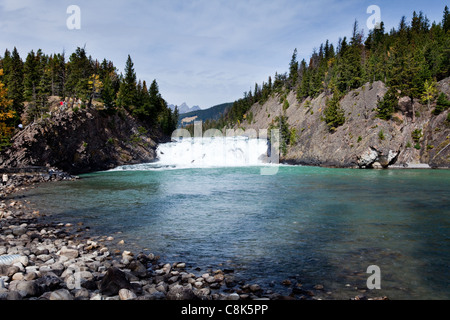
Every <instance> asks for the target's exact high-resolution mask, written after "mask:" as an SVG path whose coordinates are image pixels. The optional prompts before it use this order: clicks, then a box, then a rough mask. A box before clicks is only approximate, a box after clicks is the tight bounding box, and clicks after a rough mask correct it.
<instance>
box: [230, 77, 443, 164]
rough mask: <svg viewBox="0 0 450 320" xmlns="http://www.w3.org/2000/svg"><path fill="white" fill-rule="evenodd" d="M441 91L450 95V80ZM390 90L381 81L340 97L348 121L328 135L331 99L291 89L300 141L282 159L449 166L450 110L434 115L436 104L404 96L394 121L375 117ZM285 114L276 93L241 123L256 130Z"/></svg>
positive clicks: (291, 115) (292, 121)
mask: <svg viewBox="0 0 450 320" xmlns="http://www.w3.org/2000/svg"><path fill="white" fill-rule="evenodd" d="M438 91H439V92H444V93H445V94H446V95H447V97H449V96H450V78H447V79H445V80H443V81H441V82H439V83H438ZM386 92H387V88H386V86H385V85H384V84H383V83H382V82H375V83H373V84H370V83H368V84H366V85H365V86H363V87H361V88H359V89H357V90H353V91H351V92H350V93H348V94H347V95H346V96H345V97H344V98H343V99H342V100H341V101H340V105H341V107H342V109H343V110H344V111H345V118H346V121H345V124H344V125H343V126H341V127H339V128H338V129H337V130H336V131H335V132H334V133H330V131H329V130H328V127H327V125H326V123H325V121H323V117H324V114H323V112H324V109H325V107H326V101H327V98H329V97H327V96H326V95H325V94H321V95H320V96H319V97H317V98H315V99H312V100H311V99H308V100H307V101H305V102H303V103H302V104H300V103H298V102H297V100H296V96H295V94H294V93H293V92H291V93H290V94H289V95H288V97H287V100H288V102H289V105H290V106H289V108H288V109H287V110H285V111H284V112H285V113H284V114H285V116H287V117H288V124H289V126H290V127H291V129H295V130H296V132H297V142H296V143H295V144H294V145H293V146H290V147H289V148H288V151H287V154H286V155H285V156H283V157H282V161H284V162H287V163H291V164H303V165H317V166H330V167H361V168H372V167H388V166H393V165H396V166H403V167H415V166H420V165H422V164H428V165H429V166H431V167H434V168H437V167H442V168H449V167H450V123H449V122H448V121H447V116H448V113H449V112H450V110H446V111H444V112H442V113H441V114H440V115H439V116H435V115H433V114H432V111H433V110H434V105H431V107H430V109H428V107H427V105H422V104H421V103H420V101H414V105H412V104H411V101H410V99H409V98H402V99H400V101H399V106H398V111H397V113H396V114H395V115H394V116H393V119H392V120H389V121H384V120H381V119H378V118H376V108H377V104H378V101H379V100H380V99H382V98H383V97H384V95H385V93H386ZM413 111H414V114H415V115H416V117H415V121H414V122H413V117H412V115H413ZM282 114H283V104H282V103H281V102H280V97H272V98H270V99H269V100H268V101H267V102H266V103H265V104H264V105H260V104H255V105H254V106H253V107H252V108H251V110H249V112H248V113H247V119H252V121H251V123H249V122H248V121H245V122H243V123H242V124H241V125H240V126H239V127H240V128H244V129H250V128H251V129H256V130H257V131H258V130H260V129H267V128H269V126H270V124H271V123H276V122H275V118H276V117H277V116H280V115H282ZM237 127H238V126H236V128H237ZM416 130H417V131H416ZM415 131H416V133H418V134H419V138H420V141H419V145H417V143H416V142H415V141H414V139H413V132H415ZM418 146H420V149H419V148H418Z"/></svg>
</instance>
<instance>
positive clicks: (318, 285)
mask: <svg viewBox="0 0 450 320" xmlns="http://www.w3.org/2000/svg"><path fill="white" fill-rule="evenodd" d="M314 289H315V290H323V285H321V284H317V285H315V286H314Z"/></svg>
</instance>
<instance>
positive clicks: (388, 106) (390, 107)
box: [376, 90, 398, 120]
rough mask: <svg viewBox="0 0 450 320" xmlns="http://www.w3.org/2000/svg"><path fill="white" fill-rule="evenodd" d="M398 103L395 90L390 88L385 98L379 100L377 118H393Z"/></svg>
mask: <svg viewBox="0 0 450 320" xmlns="http://www.w3.org/2000/svg"><path fill="white" fill-rule="evenodd" d="M397 104H398V98H397V97H396V96H395V94H394V91H393V90H389V91H388V92H387V93H386V95H385V96H384V98H383V100H381V101H380V102H378V107H377V109H376V112H377V118H380V119H382V120H389V119H391V117H392V115H393V114H394V112H395V107H396V105H397Z"/></svg>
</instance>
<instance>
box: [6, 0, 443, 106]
mask: <svg viewBox="0 0 450 320" xmlns="http://www.w3.org/2000/svg"><path fill="white" fill-rule="evenodd" d="M448 2H449V1H442V0H427V1H422V0H420V1H419V0H408V1H404V0H400V1H399V0H395V1H392V0H390V1H385V0H382V1H375V0H368V1H366V0H344V1H337V0H301V1H299V0H270V1H266V0H258V1H257V0H248V1H244V0H192V1H191V0H164V1H162V0H158V1H154V0H150V1H148V0H147V1H143V0H141V1H139V0H131V1H123V0H116V1H104V0H95V1H93V0H90V1H84V0H70V1H66V0H62V1H57V2H56V1H50V0H0V54H1V55H2V54H3V53H4V50H5V49H6V48H8V49H10V50H12V49H13V48H14V47H17V49H18V50H19V52H20V54H21V56H22V58H23V59H25V57H26V54H27V53H28V52H29V51H31V50H32V49H33V50H37V49H39V48H41V49H42V50H43V51H44V52H45V53H48V54H50V53H60V52H62V51H63V50H65V52H66V55H69V54H71V53H72V52H74V50H75V49H76V47H78V46H80V47H83V46H86V50H87V52H88V54H90V55H91V56H92V57H93V58H96V59H99V60H101V59H103V58H107V59H108V60H111V61H113V62H114V64H115V65H116V66H117V67H118V68H119V71H123V68H124V65H125V61H126V58H127V56H128V54H130V55H131V57H132V59H133V62H134V64H135V69H136V72H137V76H138V78H140V79H142V80H146V81H147V82H148V83H149V82H151V81H152V80H153V79H156V80H157V81H158V83H159V86H160V91H161V93H162V95H163V97H164V98H165V99H166V100H167V101H168V102H169V103H172V104H177V105H180V104H182V103H183V102H186V103H187V104H188V105H190V106H193V105H199V106H200V107H201V108H208V107H211V106H213V105H217V104H220V103H223V102H232V101H234V100H236V99H239V98H240V97H242V94H243V92H244V91H248V90H250V89H251V88H253V87H254V83H255V82H258V83H261V82H262V81H266V80H267V78H268V76H269V75H274V74H275V72H276V71H277V72H279V73H284V72H286V71H287V70H288V64H289V61H290V59H291V56H292V53H293V51H294V49H295V48H297V49H298V58H299V60H301V59H302V58H306V59H307V58H309V56H310V55H311V53H312V51H313V49H314V48H318V47H320V44H321V43H324V42H325V41H326V40H327V39H329V40H330V41H331V42H332V43H334V44H336V43H337V41H338V39H339V37H343V36H350V34H351V30H352V26H353V23H354V21H355V19H357V20H358V22H359V25H360V28H361V29H364V30H365V33H366V34H367V27H366V21H367V19H368V18H369V17H370V14H367V8H368V7H369V6H370V5H378V6H379V7H380V9H381V18H382V20H383V21H384V22H385V25H386V29H387V30H390V29H391V28H393V27H397V26H398V23H399V21H400V18H401V17H402V16H403V15H405V16H406V17H407V18H408V21H409V20H410V18H411V16H412V12H413V11H414V10H416V11H423V12H424V14H426V15H427V16H428V18H429V19H430V21H431V22H433V21H436V22H440V21H441V20H442V16H443V9H444V7H445V5H446V4H449V3H448ZM70 5H77V6H79V8H80V9H81V29H79V30H69V29H68V28H67V26H66V20H67V19H68V18H69V16H70V15H69V14H67V8H68V6H70Z"/></svg>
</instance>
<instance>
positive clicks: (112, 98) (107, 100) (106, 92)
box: [101, 76, 116, 113]
mask: <svg viewBox="0 0 450 320" xmlns="http://www.w3.org/2000/svg"><path fill="white" fill-rule="evenodd" d="M101 97H102V100H103V104H104V107H105V109H106V110H107V111H109V112H110V113H114V112H115V111H116V94H115V91H114V88H113V83H112V80H111V77H110V76H105V77H104V84H103V90H102V94H101Z"/></svg>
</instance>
